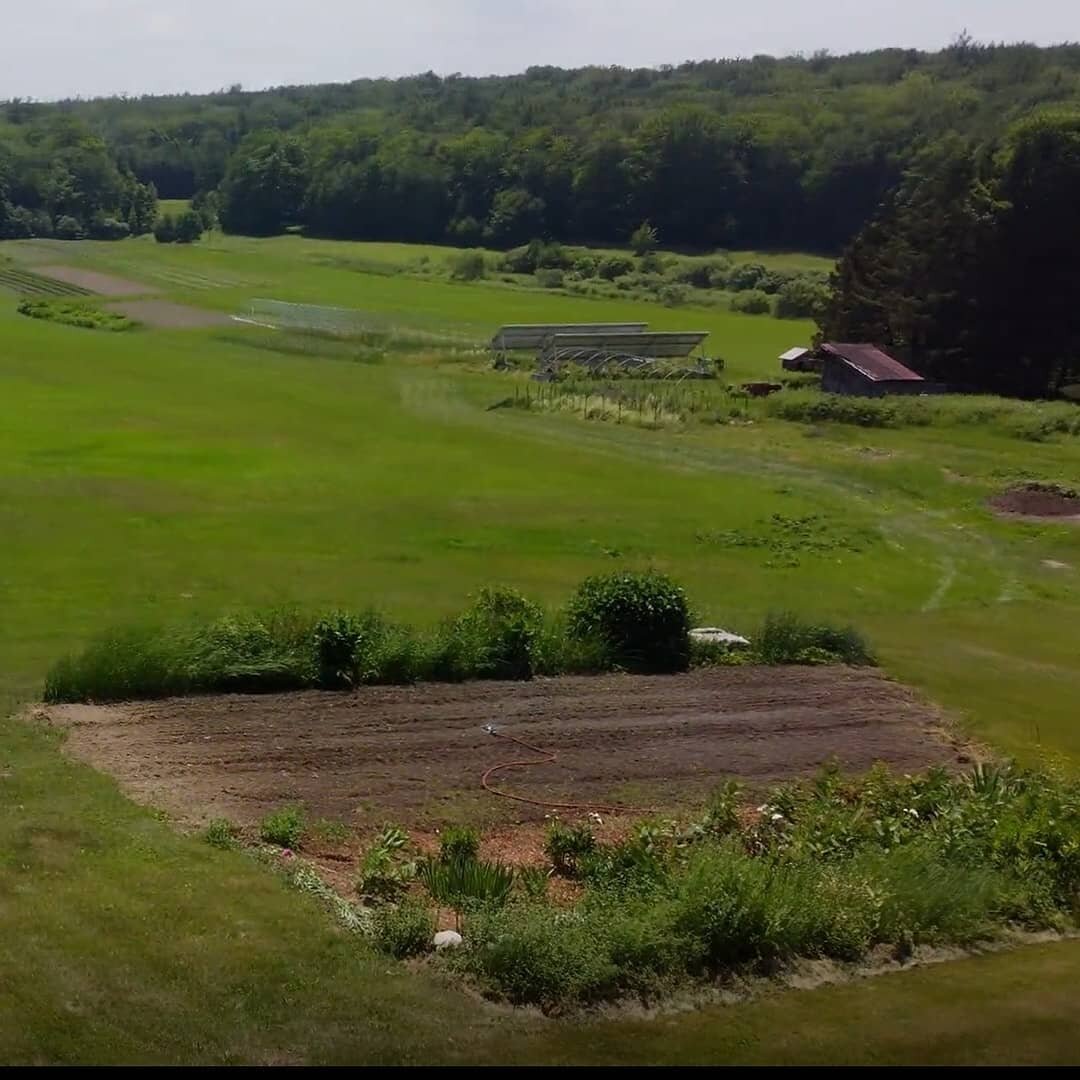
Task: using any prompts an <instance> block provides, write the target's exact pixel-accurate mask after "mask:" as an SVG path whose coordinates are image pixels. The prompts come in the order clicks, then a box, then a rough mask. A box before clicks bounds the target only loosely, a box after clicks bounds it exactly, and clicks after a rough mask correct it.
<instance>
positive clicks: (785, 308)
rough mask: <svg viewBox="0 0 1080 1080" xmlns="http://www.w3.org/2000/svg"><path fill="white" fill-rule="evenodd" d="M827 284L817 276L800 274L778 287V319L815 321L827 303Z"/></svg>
mask: <svg viewBox="0 0 1080 1080" xmlns="http://www.w3.org/2000/svg"><path fill="white" fill-rule="evenodd" d="M829 295H830V294H829V284H828V281H826V280H825V278H823V277H821V276H820V275H817V274H813V275H811V274H800V275H799V276H798V277H794V278H792V279H791V280H789V281H787V282H786V283H785V284H784V285H782V286H781V287H780V290H779V292H778V293H777V296H776V315H777V317H778V318H780V319H816V318H818V317H819V316H821V315H822V314H823V312H824V311H825V308H826V306H827V305H828V303H829Z"/></svg>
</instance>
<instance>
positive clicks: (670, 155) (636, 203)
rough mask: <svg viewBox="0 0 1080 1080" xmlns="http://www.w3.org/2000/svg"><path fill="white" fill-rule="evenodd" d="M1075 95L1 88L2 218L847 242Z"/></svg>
mask: <svg viewBox="0 0 1080 1080" xmlns="http://www.w3.org/2000/svg"><path fill="white" fill-rule="evenodd" d="M1076 102H1080V46H1073V45H1066V46H1059V47H1055V48H1047V49H1042V48H1037V47H1035V46H1031V45H1012V46H984V45H980V44H978V43H975V42H973V41H971V40H969V39H967V38H961V39H958V40H957V41H956V42H954V43H953V44H952V45H951V46H949V47H948V48H946V49H943V50H942V51H940V52H937V53H925V52H919V51H914V50H900V49H890V50H881V51H877V52H871V53H865V54H856V55H850V56H843V57H834V56H831V55H828V54H816V55H814V56H812V57H809V58H804V57H793V58H786V59H774V58H771V57H765V56H759V57H754V58H752V59H746V60H730V61H724V60H719V61H703V62H696V63H687V64H683V65H680V66H678V67H669V68H662V69H658V70H627V69H621V68H585V69H582V70H577V71H564V70H560V69H556V68H535V69H531V70H529V71H527V72H526V73H525V74H523V75H519V76H512V77H491V78H467V77H462V76H451V77H449V78H439V77H437V76H435V75H430V74H429V75H422V76H417V77H412V78H405V79H398V80H359V81H357V82H354V83H349V84H345V85H325V86H310V87H285V88H281V89H277V90H270V91H266V92H260V93H244V92H242V91H241V90H240V89H239V88H233V89H231V90H228V91H223V92H221V93H217V94H211V95H205V96H190V95H183V96H175V97H147V98H139V99H102V100H92V101H66V102H61V103H57V104H37V103H31V102H25V101H12V102H8V103H6V104H4V105H0V235H6V236H25V235H42V234H49V233H54V232H55V233H57V234H59V235H71V236H74V235H83V234H91V235H124V234H126V233H127V232H142V231H145V230H146V229H147V228H149V227H150V225H151V224H152V221H153V210H152V200H153V195H154V192H155V191H156V193H157V194H159V195H160V196H161V197H163V198H189V197H192V196H195V195H196V194H199V193H209V192H212V191H219V193H220V212H221V221H222V224H223V226H224V227H225V228H226V229H229V230H233V231H238V232H249V233H255V234H259V233H264V234H265V233H274V232H277V231H280V230H282V229H283V228H286V227H288V226H293V225H299V226H303V227H305V228H306V229H308V230H309V231H310V232H312V233H317V234H320V235H325V236H335V237H349V238H379V239H400V240H425V241H440V240H451V241H455V242H459V243H462V244H466V245H468V244H478V243H484V244H489V245H492V246H501V247H509V246H513V245H516V244H520V243H523V242H525V241H527V240H529V239H531V238H533V237H538V236H539V237H546V238H549V239H558V240H564V241H575V242H608V243H611V242H624V241H626V239H627V238H628V236H629V235H630V233H631V231H632V230H633V229H634V228H636V227H637V226H638V225H640V223H641V222H643V221H648V222H650V223H651V224H652V226H653V227H654V228H655V229H656V231H657V234H658V236H659V239H660V242H661V243H662V244H663V245H665V246H672V247H685V248H697V249H706V248H713V247H718V246H726V247H748V248H778V247H784V248H801V249H811V250H819V251H826V252H833V251H838V250H840V249H841V248H842V247H843V246H844V245H845V244H846V243H847V242H848V241H850V240H851V238H852V237H853V236H854V235H855V234H856V233H857V232H858V230H859V229H860V228H861V227H862V226H863V225H864V223H865V222H866V221H867V220H868V219H869V218H870V217H871V216H872V215H873V214H874V213H875V211H876V209H877V207H878V206H879V204H880V203H881V201H882V199H883V198H884V197H885V196H886V195H887V194H888V193H889V192H891V191H893V190H894V189H895V188H896V185H897V184H898V183H899V182H900V180H901V177H902V176H903V175H904V172H905V170H906V169H908V168H910V167H911V166H912V164H913V163H914V162H916V161H917V160H918V159H919V155H920V154H922V153H924V152H925V149H926V147H927V146H929V145H932V144H934V143H936V142H938V141H939V140H941V139H942V138H944V137H945V136H955V135H959V136H962V137H964V138H966V139H969V140H972V142H973V144H975V143H977V144H980V145H982V144H987V143H989V142H992V141H993V140H995V139H998V138H1001V137H1002V136H1003V134H1004V132H1005V131H1006V129H1007V128H1008V126H1009V125H1010V124H1011V123H1012V122H1014V121H1015V120H1017V119H1018V118H1021V117H1023V116H1024V115H1026V114H1027V113H1029V112H1030V111H1031V110H1032V109H1033V108H1034V107H1037V106H1047V105H1059V104H1062V103H1076Z"/></svg>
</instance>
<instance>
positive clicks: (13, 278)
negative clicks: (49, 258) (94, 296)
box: [0, 266, 89, 296]
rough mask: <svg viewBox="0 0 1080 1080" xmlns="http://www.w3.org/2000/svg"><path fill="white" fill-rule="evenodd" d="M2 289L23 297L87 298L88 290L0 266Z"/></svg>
mask: <svg viewBox="0 0 1080 1080" xmlns="http://www.w3.org/2000/svg"><path fill="white" fill-rule="evenodd" d="M0 289H10V290H11V291H12V292H15V293H19V294H20V295H22V296H86V295H87V294H88V293H89V290H88V289H83V288H80V287H79V286H78V285H69V284H68V283H67V282H63V281H54V280H53V279H52V278H47V277H42V276H41V275H40V274H35V273H33V272H32V271H30V270H22V269H19V268H18V267H14V266H0Z"/></svg>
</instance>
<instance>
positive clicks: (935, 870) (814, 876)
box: [207, 766, 1080, 1008]
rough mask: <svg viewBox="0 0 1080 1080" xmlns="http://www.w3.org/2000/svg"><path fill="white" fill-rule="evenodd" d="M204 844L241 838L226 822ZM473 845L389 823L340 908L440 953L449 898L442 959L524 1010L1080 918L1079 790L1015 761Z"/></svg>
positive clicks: (274, 824)
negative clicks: (438, 840)
mask: <svg viewBox="0 0 1080 1080" xmlns="http://www.w3.org/2000/svg"><path fill="white" fill-rule="evenodd" d="M297 814H298V811H296V810H285V811H281V812H279V813H278V814H276V815H272V816H271V817H270V818H268V819H267V820H266V821H265V822H264V826H263V839H264V840H267V841H268V842H271V843H277V844H281V845H283V846H289V847H295V845H296V842H297V841H298V840H299V838H300V835H301V831H302V826H303V823H302V819H301V818H299V817H298V816H297ZM207 838H208V839H210V840H211V841H212V842H215V843H218V844H222V845H227V844H229V843H231V833H230V831H229V829H228V827H227V825H226V824H225V823H223V822H219V823H216V824H215V825H214V826H213V827H212V829H211V831H210V832H209V833H208V836H207ZM479 847H480V843H479V836H478V835H477V834H476V833H475V832H472V831H471V830H469V829H462V828H456V829H452V830H447V831H446V832H445V833H444V834H443V836H442V844H441V850H440V852H439V853H438V855H428V856H424V857H417V855H416V853H415V851H414V850H412V848H411V845H410V839H409V837H408V835H407V834H406V833H404V832H403V831H402V830H400V829H396V828H387V829H386V830H384V831H383V833H382V834H381V835H380V836H379V837H378V838H377V839H376V841H375V843H374V844H373V845H372V846H371V847H370V848H369V850H368V852H367V854H366V856H365V858H364V860H363V863H362V866H361V871H360V876H359V879H358V881H357V890H358V892H359V893H360V894H361V897H362V904H361V905H359V906H358V905H356V904H353V903H349V902H347V901H345V900H343V899H342V898H340V897H337V898H334V899H335V904H336V906H338V907H339V908H340V910H341V913H342V915H343V917H345V918H347V919H348V920H349V921H350V923H351V925H352V926H353V927H354V928H355V929H358V930H362V931H364V932H365V933H368V934H371V935H373V937H374V940H375V942H376V943H377V945H378V946H379V947H380V948H382V949H383V950H385V951H386V952H388V953H390V954H392V955H394V956H396V957H407V956H415V955H420V954H423V953H426V952H429V951H432V949H433V940H434V939H433V936H434V933H435V930H436V927H437V925H438V924H437V922H436V917H435V913H436V911H437V910H439V909H442V910H446V909H451V910H453V911H454V912H455V915H456V926H457V928H458V931H459V932H460V939H461V940H460V941H458V940H457V939H456V938H454V939H452V940H453V943H454V944H455V945H456V946H457V947H456V948H454V949H453V950H452V951H450V952H447V953H446V954H444V955H443V956H441V957H440V962H441V963H444V964H446V965H448V966H449V967H450V968H451V969H453V970H456V971H458V972H460V973H462V974H464V975H465V976H467V977H469V978H471V979H473V980H475V981H476V982H477V983H479V985H480V986H481V987H482V988H484V989H485V990H487V991H489V992H492V993H494V994H496V995H498V996H501V997H503V998H505V999H508V1000H510V1001H513V1002H516V1003H535V1004H539V1005H541V1006H543V1007H545V1008H554V1007H562V1006H565V1005H568V1004H588V1003H595V1002H600V1001H605V1000H616V999H619V998H624V997H626V996H630V995H633V996H638V997H643V998H646V999H650V998H655V997H657V996H658V995H660V994H663V993H667V992H670V991H672V990H675V989H678V988H680V987H692V986H694V985H701V984H702V983H703V982H705V983H714V982H715V981H717V980H723V979H726V978H731V977H733V976H761V975H769V974H774V973H776V972H777V970H778V969H779V968H781V967H782V966H783V965H785V964H789V963H790V962H792V961H794V960H797V959H799V958H815V959H816V958H829V959H832V960H834V961H838V962H855V961H862V960H864V959H866V958H868V957H871V956H873V957H876V958H877V960H878V961H879V962H880V961H884V960H887V959H888V960H901V961H903V960H905V959H907V958H909V957H910V956H912V955H913V953H914V952H915V950H916V949H917V948H918V947H919V946H924V945H932V946H940V945H972V944H974V943H977V942H980V941H988V940H992V939H994V938H997V937H1000V936H1001V935H1002V934H1003V933H1004V932H1006V931H1007V930H1010V929H1012V930H1018V929H1019V930H1042V929H1048V928H1049V929H1056V930H1067V929H1069V928H1072V927H1073V926H1074V924H1075V915H1076V911H1077V901H1078V898H1080V784H1077V783H1076V782H1075V781H1071V782H1065V781H1062V780H1060V779H1058V778H1056V777H1053V776H1049V775H1044V774H1035V773H1025V772H1019V771H1016V770H1014V769H1013V768H1011V767H1008V766H1000V767H999V766H978V767H976V768H975V769H974V770H973V771H972V772H971V773H969V774H968V775H964V776H959V777H957V776H953V775H950V774H949V773H947V772H946V771H945V770H942V769H935V770H931V771H929V772H927V773H926V774H924V775H921V776H916V777H912V776H904V777H896V776H893V775H891V774H890V773H889V772H888V770H887V769H885V768H884V767H878V768H876V769H874V770H872V771H871V772H870V773H869V774H868V775H866V776H865V777H863V778H860V779H855V778H851V777H846V776H844V775H842V774H841V773H840V772H839V771H837V770H835V769H825V770H823V771H822V772H821V774H820V775H819V776H818V777H817V778H816V779H815V780H813V781H811V782H803V783H798V784H789V785H785V786H782V787H779V788H776V789H775V790H773V791H772V792H770V793H769V795H768V796H767V798H766V800H765V802H764V803H763V804H762V805H760V806H758V807H756V808H750V807H747V806H745V805H744V804H743V802H742V799H741V793H740V791H739V789H738V788H737V787H736V786H735V785H730V784H729V785H727V786H725V787H723V788H721V789H719V790H718V791H717V792H716V793H715V794H714V796H713V798H712V800H711V801H710V804H709V806H708V808H707V809H706V811H705V813H704V814H703V815H702V816H701V817H699V818H697V819H695V820H691V821H689V822H684V823H682V824H676V823H674V822H670V821H663V820H654V821H648V822H644V823H641V824H639V825H638V826H637V827H636V828H635V829H633V830H632V831H631V832H630V834H629V835H628V836H627V837H626V838H625V839H623V840H620V841H618V842H612V843H601V842H599V841H598V840H597V839H596V837H595V836H594V834H593V831H592V829H591V828H590V827H589V826H588V825H576V826H567V825H564V824H562V823H560V822H557V821H556V822H554V823H552V824H551V826H550V827H549V830H548V834H547V842H546V845H545V855H546V857H547V865H545V866H535V865H534V866H527V867H523V868H511V867H507V866H504V865H501V864H499V863H492V862H486V861H484V860H483V859H481V858H480V857H479ZM558 878H561V879H564V881H565V882H566V884H563V885H560V886H559V887H558V888H554V887H552V885H551V883H552V880H553V879H558ZM444 938H445V935H444Z"/></svg>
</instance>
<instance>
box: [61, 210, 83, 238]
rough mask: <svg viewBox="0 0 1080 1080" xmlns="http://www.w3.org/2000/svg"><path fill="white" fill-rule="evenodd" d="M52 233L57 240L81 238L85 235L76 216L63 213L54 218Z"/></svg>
mask: <svg viewBox="0 0 1080 1080" xmlns="http://www.w3.org/2000/svg"><path fill="white" fill-rule="evenodd" d="M53 235H54V236H55V237H56V239H57V240H82V239H83V237H85V236H86V230H85V229H84V228H83V225H82V222H81V221H80V220H79V219H78V218H77V217H72V216H71V215H70V214H64V215H63V216H62V217H59V218H57V219H56V228H55V229H54V231H53Z"/></svg>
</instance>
